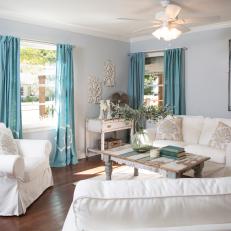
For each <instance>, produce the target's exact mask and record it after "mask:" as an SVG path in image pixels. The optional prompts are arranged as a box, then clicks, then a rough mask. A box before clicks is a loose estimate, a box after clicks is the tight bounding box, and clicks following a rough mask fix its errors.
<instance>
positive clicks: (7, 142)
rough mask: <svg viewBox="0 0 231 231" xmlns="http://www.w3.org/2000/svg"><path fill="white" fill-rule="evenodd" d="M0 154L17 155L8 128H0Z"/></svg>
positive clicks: (15, 145)
mask: <svg viewBox="0 0 231 231" xmlns="http://www.w3.org/2000/svg"><path fill="white" fill-rule="evenodd" d="M0 155H18V147H17V144H16V142H15V141H14V138H13V135H12V132H11V130H10V129H9V128H1V129H0Z"/></svg>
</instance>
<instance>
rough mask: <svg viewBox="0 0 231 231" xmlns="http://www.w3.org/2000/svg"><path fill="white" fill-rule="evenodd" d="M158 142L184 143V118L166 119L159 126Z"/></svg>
mask: <svg viewBox="0 0 231 231" xmlns="http://www.w3.org/2000/svg"><path fill="white" fill-rule="evenodd" d="M156 139H157V140H174V141H183V135H182V118H179V117H178V118H175V117H166V118H165V119H164V120H161V121H160V122H158V124H157V128H156Z"/></svg>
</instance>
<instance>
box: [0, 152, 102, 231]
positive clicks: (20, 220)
mask: <svg viewBox="0 0 231 231" xmlns="http://www.w3.org/2000/svg"><path fill="white" fill-rule="evenodd" d="M87 170H88V171H87ZM103 170H104V168H103V162H102V161H101V160H100V157H99V156H96V157H91V158H89V159H88V160H81V161H80V162H79V163H78V164H77V165H75V166H68V167H64V168H53V169H52V172H53V178H54V186H53V187H52V188H49V189H47V190H46V191H45V192H44V193H43V194H42V195H41V196H40V197H39V198H38V199H37V200H36V201H35V202H34V203H33V204H32V205H31V206H30V207H29V208H28V209H27V212H26V214H25V215H22V216H19V217H16V216H15V217H0V231H60V230H61V229H62V226H63V223H64V220H65V218H66V215H67V212H68V209H69V207H70V205H71V202H72V197H73V192H74V189H75V186H74V185H73V182H76V181H79V180H84V179H87V178H90V177H93V176H97V175H98V174H100V173H101V172H102V171H103ZM70 231H72V230H70Z"/></svg>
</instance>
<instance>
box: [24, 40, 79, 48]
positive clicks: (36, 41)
mask: <svg viewBox="0 0 231 231" xmlns="http://www.w3.org/2000/svg"><path fill="white" fill-rule="evenodd" d="M21 41H22V42H34V43H43V44H47V45H53V46H56V45H57V44H60V43H52V42H47V41H42V40H36V39H24V38H22V39H21ZM65 44H66V43H65ZM70 45H71V46H73V47H75V46H74V45H72V44H70Z"/></svg>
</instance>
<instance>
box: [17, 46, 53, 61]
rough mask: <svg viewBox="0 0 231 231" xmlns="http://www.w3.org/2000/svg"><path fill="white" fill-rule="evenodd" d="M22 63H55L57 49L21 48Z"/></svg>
mask: <svg viewBox="0 0 231 231" xmlns="http://www.w3.org/2000/svg"><path fill="white" fill-rule="evenodd" d="M20 52H21V54H20V58H21V63H26V64H32V65H45V64H53V63H55V60H56V51H55V50H44V49H34V48H21V50H20Z"/></svg>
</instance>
